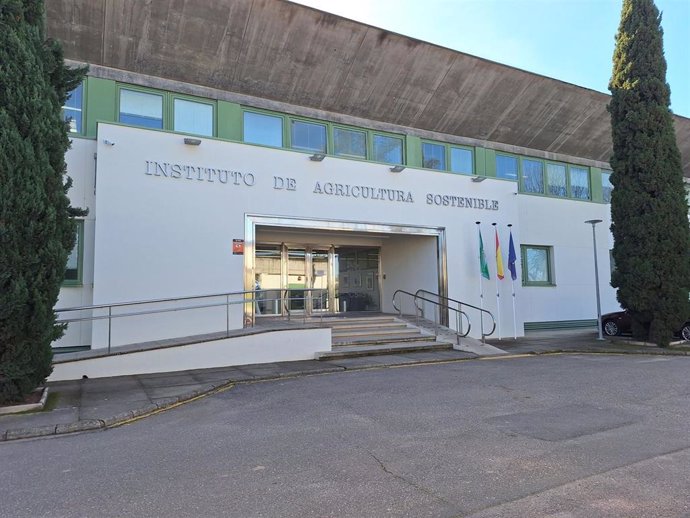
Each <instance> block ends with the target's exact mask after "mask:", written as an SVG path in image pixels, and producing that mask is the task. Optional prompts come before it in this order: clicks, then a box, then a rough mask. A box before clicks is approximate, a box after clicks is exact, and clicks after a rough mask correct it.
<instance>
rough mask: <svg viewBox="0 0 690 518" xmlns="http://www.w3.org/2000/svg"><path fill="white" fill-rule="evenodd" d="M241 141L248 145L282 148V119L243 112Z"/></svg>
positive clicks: (277, 116) (275, 116) (264, 114)
mask: <svg viewBox="0 0 690 518" xmlns="http://www.w3.org/2000/svg"><path fill="white" fill-rule="evenodd" d="M242 139H243V141H244V142H249V143H250V144H260V145H262V146H271V147H283V117H281V116H279V115H271V114H267V113H259V112H253V111H245V112H244V114H243V117H242Z"/></svg>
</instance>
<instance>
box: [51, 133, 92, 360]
mask: <svg viewBox="0 0 690 518" xmlns="http://www.w3.org/2000/svg"><path fill="white" fill-rule="evenodd" d="M95 154H96V142H95V141H94V140H90V139H84V138H74V139H72V147H71V149H70V150H69V151H68V152H67V155H66V157H65V158H66V162H67V173H68V175H69V176H70V178H72V181H73V183H72V188H71V189H70V190H69V192H68V195H69V198H70V201H71V203H72V206H73V207H79V208H83V209H87V210H88V211H89V212H88V214H87V215H86V216H85V217H84V218H83V220H84V234H83V240H84V243H83V247H82V250H83V256H82V258H81V264H82V282H81V284H80V285H70V286H68V285H65V286H63V287H62V288H61V289H60V295H59V297H58V301H57V304H56V307H58V308H70V307H79V306H88V305H91V304H92V302H93V277H94V271H93V264H94V258H93V254H94V240H95V232H96V225H95V223H96V221H95V219H96V210H95V209H96V197H95V188H96V184H95V182H96V160H95ZM58 316H59V317H62V318H78V317H79V315H78V314H76V313H74V312H71V313H64V314H61V315H58ZM90 343H91V323H90V322H80V323H78V322H75V323H72V324H70V325H69V326H68V328H67V331H66V332H65V335H64V336H63V337H62V338H61V339H60V340H58V341H57V342H55V343H54V344H53V347H70V346H87V345H89V344H90Z"/></svg>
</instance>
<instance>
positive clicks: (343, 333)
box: [331, 327, 421, 338]
mask: <svg viewBox="0 0 690 518" xmlns="http://www.w3.org/2000/svg"><path fill="white" fill-rule="evenodd" d="M418 334H421V333H420V331H419V329H416V328H413V327H401V328H394V329H362V330H351V329H339V330H337V331H331V335H332V336H333V337H338V338H342V337H347V336H353V337H359V336H398V335H400V336H407V335H418Z"/></svg>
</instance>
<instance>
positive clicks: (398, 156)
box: [372, 133, 405, 164]
mask: <svg viewBox="0 0 690 518" xmlns="http://www.w3.org/2000/svg"><path fill="white" fill-rule="evenodd" d="M372 148H373V153H372V160H374V161H376V162H383V163H384V164H404V163H405V162H404V156H403V139H402V137H393V136H390V135H381V134H379V133H374V135H373V138H372Z"/></svg>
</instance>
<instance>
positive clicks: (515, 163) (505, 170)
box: [496, 153, 520, 181]
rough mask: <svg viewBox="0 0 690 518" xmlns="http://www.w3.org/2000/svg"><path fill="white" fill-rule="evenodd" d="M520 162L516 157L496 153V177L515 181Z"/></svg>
mask: <svg viewBox="0 0 690 518" xmlns="http://www.w3.org/2000/svg"><path fill="white" fill-rule="evenodd" d="M519 171H520V162H519V160H518V158H517V157H515V156H511V155H501V154H499V153H496V178H503V179H504V180H513V181H517V179H518V175H519Z"/></svg>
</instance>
